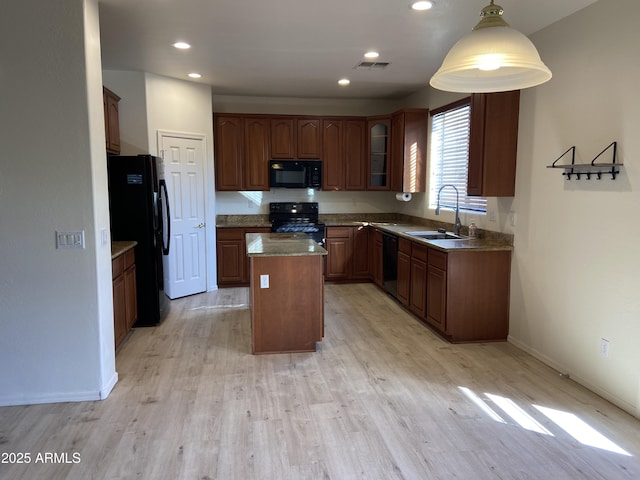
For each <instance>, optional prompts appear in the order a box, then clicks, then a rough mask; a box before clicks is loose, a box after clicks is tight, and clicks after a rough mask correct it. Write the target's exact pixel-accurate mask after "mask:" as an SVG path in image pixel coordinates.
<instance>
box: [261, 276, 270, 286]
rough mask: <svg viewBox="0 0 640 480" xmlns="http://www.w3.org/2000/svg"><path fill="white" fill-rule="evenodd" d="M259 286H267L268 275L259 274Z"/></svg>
mask: <svg viewBox="0 0 640 480" xmlns="http://www.w3.org/2000/svg"><path fill="white" fill-rule="evenodd" d="M260 288H269V275H260Z"/></svg>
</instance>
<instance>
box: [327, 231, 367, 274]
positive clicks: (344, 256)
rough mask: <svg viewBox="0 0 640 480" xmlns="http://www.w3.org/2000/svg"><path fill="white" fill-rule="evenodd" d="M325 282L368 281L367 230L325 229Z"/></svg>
mask: <svg viewBox="0 0 640 480" xmlns="http://www.w3.org/2000/svg"><path fill="white" fill-rule="evenodd" d="M326 249H327V260H326V262H327V263H326V271H325V276H326V279H327V280H330V281H331V280H333V281H336V280H367V279H369V229H368V228H367V227H364V226H360V227H327V229H326Z"/></svg>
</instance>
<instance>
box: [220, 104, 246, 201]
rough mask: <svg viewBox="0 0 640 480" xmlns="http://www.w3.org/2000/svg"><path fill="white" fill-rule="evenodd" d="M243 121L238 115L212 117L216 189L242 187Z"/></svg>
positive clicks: (233, 189)
mask: <svg viewBox="0 0 640 480" xmlns="http://www.w3.org/2000/svg"><path fill="white" fill-rule="evenodd" d="M243 126H244V123H243V121H242V117H241V116H238V115H218V114H216V115H215V117H214V127H213V128H214V134H215V143H214V150H215V159H214V165H215V173H216V190H218V191H224V190H232V191H236V190H241V189H242V159H243V150H244V127H243Z"/></svg>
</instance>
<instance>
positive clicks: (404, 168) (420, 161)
mask: <svg viewBox="0 0 640 480" xmlns="http://www.w3.org/2000/svg"><path fill="white" fill-rule="evenodd" d="M428 124H429V110H427V109H423V108H416V109H406V110H401V111H399V112H396V113H394V114H393V115H392V116H391V159H390V169H389V176H390V179H389V184H390V189H391V190H392V191H395V192H412V193H416V192H424V191H425V189H426V178H427V172H426V167H427V128H428Z"/></svg>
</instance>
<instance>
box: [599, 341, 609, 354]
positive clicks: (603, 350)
mask: <svg viewBox="0 0 640 480" xmlns="http://www.w3.org/2000/svg"><path fill="white" fill-rule="evenodd" d="M600 356H602V357H608V356H609V340H607V339H606V338H601V339H600Z"/></svg>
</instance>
